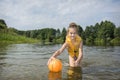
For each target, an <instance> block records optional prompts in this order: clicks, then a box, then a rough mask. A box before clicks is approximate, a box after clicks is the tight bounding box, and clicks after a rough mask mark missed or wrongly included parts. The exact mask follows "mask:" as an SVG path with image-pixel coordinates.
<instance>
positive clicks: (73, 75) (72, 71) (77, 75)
mask: <svg viewBox="0 0 120 80" xmlns="http://www.w3.org/2000/svg"><path fill="white" fill-rule="evenodd" d="M67 76H68V77H67V80H78V79H79V80H82V68H81V67H69V68H68V71H67Z"/></svg>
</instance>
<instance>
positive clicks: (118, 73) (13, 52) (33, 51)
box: [0, 44, 120, 80]
mask: <svg viewBox="0 0 120 80" xmlns="http://www.w3.org/2000/svg"><path fill="white" fill-rule="evenodd" d="M60 47H61V45H40V44H11V45H0V80H120V59H119V58H120V47H119V46H114V47H100V46H84V48H83V52H84V56H83V60H82V67H80V68H71V67H69V66H68V53H67V51H66V50H65V51H64V52H63V53H62V54H61V55H60V56H58V58H59V59H61V60H62V63H63V69H62V71H61V72H58V73H53V72H49V70H48V68H47V65H46V63H47V60H48V59H49V57H50V56H51V55H52V54H53V52H54V51H56V50H57V49H59V48H60Z"/></svg>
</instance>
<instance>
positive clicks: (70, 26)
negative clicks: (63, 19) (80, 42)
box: [67, 22, 78, 33]
mask: <svg viewBox="0 0 120 80" xmlns="http://www.w3.org/2000/svg"><path fill="white" fill-rule="evenodd" d="M69 28H75V29H76V32H77V33H78V26H77V24H76V23H74V22H72V23H70V24H69V27H68V30H67V33H68V32H69Z"/></svg>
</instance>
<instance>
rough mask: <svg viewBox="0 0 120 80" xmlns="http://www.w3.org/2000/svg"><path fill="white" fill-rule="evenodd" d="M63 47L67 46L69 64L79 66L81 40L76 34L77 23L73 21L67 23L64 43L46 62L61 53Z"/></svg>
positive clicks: (81, 47)
mask: <svg viewBox="0 0 120 80" xmlns="http://www.w3.org/2000/svg"><path fill="white" fill-rule="evenodd" d="M65 48H67V50H68V53H69V65H70V66H71V67H78V66H80V62H81V60H82V57H83V42H82V39H81V37H80V36H79V35H78V30H77V25H76V24H75V23H70V24H69V27H68V31H67V35H66V41H65V43H64V44H63V45H62V47H61V48H60V49H59V50H57V51H56V52H55V53H54V54H53V55H52V56H51V57H50V59H49V60H48V63H47V64H49V62H50V61H51V60H52V59H54V58H56V57H57V56H58V55H59V54H61V53H62V52H63V51H64V49H65Z"/></svg>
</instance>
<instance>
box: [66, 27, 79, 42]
mask: <svg viewBox="0 0 120 80" xmlns="http://www.w3.org/2000/svg"><path fill="white" fill-rule="evenodd" d="M76 34H77V32H76V28H69V29H68V35H69V37H70V38H71V40H74V39H75V37H76Z"/></svg>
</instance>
